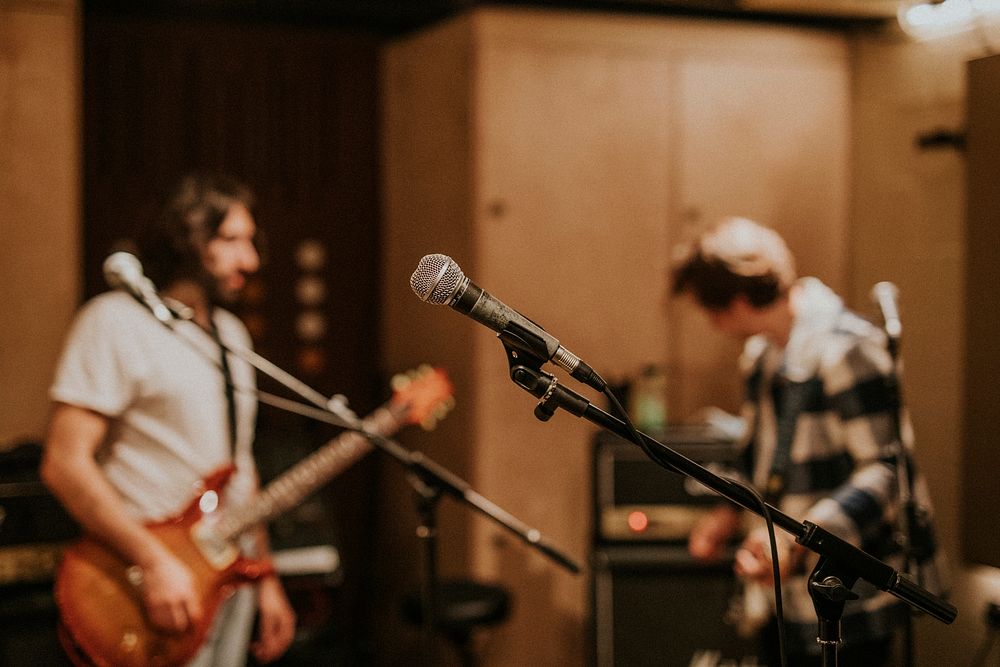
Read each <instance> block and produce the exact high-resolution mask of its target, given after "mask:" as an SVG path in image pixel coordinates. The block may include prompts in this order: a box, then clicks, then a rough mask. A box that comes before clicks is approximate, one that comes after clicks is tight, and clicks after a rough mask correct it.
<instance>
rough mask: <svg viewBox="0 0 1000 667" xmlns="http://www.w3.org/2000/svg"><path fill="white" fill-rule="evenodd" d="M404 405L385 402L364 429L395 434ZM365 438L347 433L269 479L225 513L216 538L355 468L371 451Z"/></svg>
mask: <svg viewBox="0 0 1000 667" xmlns="http://www.w3.org/2000/svg"><path fill="white" fill-rule="evenodd" d="M406 411H407V408H406V406H405V405H402V406H396V405H394V404H392V403H386V404H385V405H383V406H382V407H380V408H378V409H377V410H375V412H373V413H371V414H370V415H368V416H367V417H365V419H364V420H363V421H362V424H363V426H364V430H366V431H368V432H370V433H375V434H377V435H381V436H388V435H391V434H393V433H395V432H396V431H397V430H398V429H399V427H400V426H401V425H402V420H403V418H404V417H405V415H406ZM373 447H374V445H372V444H371V443H370V442H369V441H368V439H367V438H365V437H364V436H363V435H360V434H359V433H356V432H354V431H347V432H344V433H342V434H340V435H339V436H337V437H336V438H334V439H333V440H331V441H330V442H328V443H326V444H325V445H323V446H322V447H320V448H319V449H318V450H316V451H315V452H313V453H312V454H310V455H309V456H307V457H306V458H304V459H302V460H301V461H299V462H298V463H296V464H295V465H294V466H292V467H291V468H289V469H288V470H287V471H285V472H284V473H282V474H281V475H280V476H279V477H277V478H276V479H274V480H272V481H271V483H269V484H268V485H267V486H265V487H264V488H263V489H261V491H260V492H259V493H258V494H257V495H256V496H255V497H254V499H253V500H251V501H250V502H249V503H247V504H246V505H244V506H243V507H240V508H235V509H232V510H228V511H225V512H224V514H223V515H222V516H221V517H220V518H219V521H218V523H217V524H216V526H215V533H216V535H217V536H218V537H219V538H221V539H223V540H227V541H228V540H232V539H234V538H236V537H237V536H238V535H240V534H241V533H243V532H245V531H246V530H247V529H248V528H250V527H251V526H255V525H257V524H259V523H264V522H267V521H270V520H271V519H273V518H274V517H276V516H278V515H280V514H282V513H283V512H286V511H288V510H290V509H292V508H293V507H295V506H296V505H298V504H299V503H300V502H302V500H304V499H305V498H306V497H307V496H309V495H310V494H311V493H313V491H315V490H316V489H318V488H319V487H320V486H322V485H323V484H326V483H327V482H328V481H330V480H331V479H333V478H334V477H335V476H337V475H339V474H340V473H341V472H343V471H344V470H346V469H347V468H349V467H350V466H352V465H354V463H356V462H357V461H359V460H360V459H361V458H363V457H364V456H365V455H366V454H367V453H368V452H370V451H371V450H372V448H373Z"/></svg>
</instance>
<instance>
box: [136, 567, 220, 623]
mask: <svg viewBox="0 0 1000 667" xmlns="http://www.w3.org/2000/svg"><path fill="white" fill-rule="evenodd" d="M133 572H135V573H136V574H137V580H136V581H135V583H136V584H137V585H138V586H139V589H140V591H141V592H142V603H143V606H144V607H145V609H146V614H147V616H148V617H149V621H150V623H152V624H153V625H154V626H155V627H156V628H158V629H160V630H164V631H167V632H184V631H185V630H187V629H188V628H190V627H192V626H194V625H196V624H197V623H199V622H200V621H201V618H202V614H203V613H204V612H203V608H202V605H201V599H200V597H199V596H198V592H197V589H196V587H195V581H194V575H192V573H191V570H190V569H188V567H187V565H185V564H184V563H183V562H181V561H180V560H179V559H178V558H177V557H175V556H173V555H172V554H169V553H163V554H161V555H159V556H157V557H156V558H155V559H154V560H153V561H152V562H151V563H150V564H148V565H146V566H145V567H143V568H141V569H137V570H134V571H133Z"/></svg>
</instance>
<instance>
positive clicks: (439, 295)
mask: <svg viewBox="0 0 1000 667" xmlns="http://www.w3.org/2000/svg"><path fill="white" fill-rule="evenodd" d="M463 280H465V274H464V273H462V269H460V268H459V267H458V264H456V263H455V260H453V259H452V258H451V257H448V255H442V254H439V253H435V254H433V255H424V257H423V258H422V259H421V260H420V263H419V264H418V265H417V270H416V271H414V272H413V275H412V276H410V287H411V288H412V289H413V293H414V294H416V295H417V296H418V297H420V299H421V301H426V302H428V303H433V304H435V305H440V304H446V303H448V302H450V301H451V299H452V297H453V296H454V295H455V291H456V290H457V289H458V287H459V286H460V285H461V284H462V281H463Z"/></svg>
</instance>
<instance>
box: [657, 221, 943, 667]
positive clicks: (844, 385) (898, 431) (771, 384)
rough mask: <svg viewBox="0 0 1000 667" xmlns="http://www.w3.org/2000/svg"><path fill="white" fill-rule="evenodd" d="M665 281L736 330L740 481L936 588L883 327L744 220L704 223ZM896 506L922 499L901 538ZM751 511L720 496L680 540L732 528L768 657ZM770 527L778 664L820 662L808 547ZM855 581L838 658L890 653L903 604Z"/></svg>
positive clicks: (730, 536) (712, 555)
mask: <svg viewBox="0 0 1000 667" xmlns="http://www.w3.org/2000/svg"><path fill="white" fill-rule="evenodd" d="M672 278H673V292H674V293H675V294H676V295H686V296H689V297H691V298H693V300H694V302H695V303H696V304H697V306H698V307H699V309H700V310H702V311H704V312H705V314H706V315H707V316H708V318H709V320H710V322H711V323H712V325H713V326H714V327H715V328H716V329H718V330H720V331H722V332H724V333H727V334H731V335H733V336H737V337H739V338H740V339H744V340H745V344H744V350H743V353H742V355H741V358H740V364H739V366H740V371H741V374H742V376H743V378H744V380H745V390H746V396H745V401H744V405H743V407H742V411H741V416H742V417H743V420H744V423H745V425H746V430H745V433H744V436H743V437H742V438H741V440H740V442H739V445H740V447H741V448H742V449H741V457H740V465H739V467H740V470H739V471H737V472H738V473H740V474H741V475H742V477H743V478H744V481H748V482H750V483H752V484H753V485H754V486H755V488H757V489H758V490H759V491H760V492H761V494H762V495H763V496H764V498H765V499H766V500H767V501H768V502H769V503H770V504H772V505H773V506H775V507H777V508H778V509H780V510H781V511H782V512H785V513H786V514H788V515H789V516H791V517H793V518H795V519H796V520H800V521H802V520H807V521H811V522H813V523H815V524H817V525H819V526H821V527H823V528H825V529H827V530H829V531H830V532H833V533H835V534H837V535H838V536H839V537H841V538H843V539H845V540H847V541H849V542H851V543H852V544H854V545H855V546H858V547H860V548H861V549H863V550H865V551H866V552H868V553H870V554H871V555H873V556H875V557H876V558H878V559H880V560H883V561H885V562H886V563H887V564H889V565H891V566H893V567H895V568H896V569H899V570H900V571H904V568H905V570H906V571H908V572H910V573H914V574H915V576H916V578H917V580H918V583H920V584H921V585H923V586H924V587H926V588H928V589H929V590H935V589H939V588H940V584H939V582H938V581H937V572H938V571H939V563H938V562H937V561H938V560H939V556H938V554H937V549H936V546H935V544H934V539H933V530H932V529H931V527H930V521H931V519H930V502H929V499H928V494H927V488H926V484H925V482H924V480H923V478H922V477H920V476H919V475H918V474H917V473H916V468H915V466H914V462H913V457H912V443H911V440H912V438H911V428H910V424H909V420H908V418H907V415H906V412H905V409H904V408H903V406H902V405H901V401H900V394H899V391H898V380H897V377H896V364H895V360H894V359H893V357H892V355H891V354H890V353H889V350H888V348H887V337H886V335H885V333H884V332H883V331H882V329H881V328H879V327H877V326H875V325H874V324H872V323H871V322H869V321H867V320H865V319H863V318H862V317H860V316H859V315H857V314H855V313H852V312H851V311H850V310H848V309H847V308H845V306H844V303H843V301H842V299H841V298H840V297H839V296H837V295H836V294H835V293H834V292H833V291H832V290H831V289H830V288H829V287H827V286H826V285H824V284H823V283H822V282H821V281H819V280H818V279H816V278H809V277H807V278H798V277H797V276H796V270H795V261H794V258H793V257H792V254H791V252H790V251H789V249H788V246H787V245H786V244H785V242H784V240H783V239H782V238H781V237H780V236H779V235H778V234H777V233H776V232H775V231H774V230H772V229H770V228H768V227H765V226H763V225H760V224H758V223H756V222H754V221H751V220H748V219H746V218H726V219H724V220H722V221H721V222H720V223H718V224H716V225H715V226H713V227H711V228H710V229H708V230H706V231H705V232H704V233H702V234H701V235H700V236H699V237H698V238H697V239H696V240H695V241H694V242H693V243H691V244H690V245H689V246H687V247H685V248H684V251H683V253H680V254H679V259H678V261H677V262H676V263H675V265H674V267H673V272H672ZM901 461H905V462H906V465H905V466H899V465H898V464H899V463H900V462H901ZM901 472H903V473H905V474H902V475H901V474H900V473H901ZM901 484H906V488H905V489H903V490H904V492H905V493H904V494H903V495H902V496H901V494H900V490H901V486H900V485H901ZM901 498H910V499H912V501H913V502H908V503H902V502H901ZM903 506H906V507H917V508H919V511H918V512H916V513H912V514H911V513H907V517H908V519H911V520H910V521H907V522H905V523H904V524H902V525H909V526H911V530H909V531H904V532H909V534H908V535H905V536H902V537H905V539H901V532H900V525H901V524H900V515H901V508H902V507H903ZM912 519H918V520H912ZM756 521H757V522H758V523H759V525H758V523H754V522H752V521H751V522H744V521H743V520H742V517H741V516H740V513H739V508H737V507H736V506H735V505H733V504H731V503H722V504H720V505H719V506H718V507H716V508H715V509H714V510H713V511H712V512H710V513H709V514H708V515H707V516H706V517H705V518H704V519H703V520H702V521H700V522H699V523H698V524H697V525H696V526H695V527H694V529H693V530H692V531H691V534H690V537H689V541H688V549H689V552H690V553H691V555H692V556H693V557H694V558H695V559H697V560H700V561H717V560H719V559H720V558H722V557H723V555H724V554H725V553H726V548H727V545H728V544H729V543H730V542H731V541H733V540H739V539H740V538H741V536H742V541H741V542H739V544H738V547H737V548H736V550H735V552H734V553H735V555H734V556H733V567H734V571H735V572H736V574H737V575H738V577H739V579H740V580H741V582H742V583H743V584H744V585H743V586H742V590H743V592H744V596H745V599H746V600H747V602H748V603H751V604H747V605H746V606H745V608H744V609H743V612H742V614H743V618H742V625H743V626H744V628H751V630H749V631H751V632H755V633H756V634H757V636H758V638H759V645H760V650H761V653H762V657H763V658H764V659H765V660H767V661H768V662H769V664H778V649H779V646H778V641H777V638H778V632H777V620H776V618H775V617H774V612H773V607H774V603H773V579H772V566H771V553H770V544H769V541H768V537H767V532H766V530H765V529H764V527H763V522H762V521H759V520H756ZM744 525H747V526H748V527H747V530H746V533H745V536H743V527H744ZM776 538H777V540H778V562H779V566H780V572H781V577H782V594H783V596H782V602H783V605H782V606H783V616H784V629H785V631H786V637H787V642H786V643H787V652H788V657H789V664H793V665H808V664H819V657H820V650H821V649H820V646H819V645H818V644H817V642H816V636H817V615H816V611H815V608H814V606H813V604H812V599H811V598H810V596H809V592H808V589H807V586H806V582H807V579H808V576H809V573H810V572H811V570H812V568H813V567H814V565H815V562H816V558H817V556H816V555H815V554H813V553H811V552H808V551H806V550H805V548H804V547H802V546H800V545H798V544H797V543H795V542H794V540H793V538H792V536H790V535H788V534H787V533H784V532H783V531H781V530H777V531H776ZM904 546H906V547H907V548H905V549H904ZM853 590H854V592H855V593H858V594H859V595H860V599H859V600H857V601H852V602H848V603H847V604H846V605H845V608H844V613H843V619H842V636H843V639H844V643H843V645H842V646H841V648H840V650H839V657H840V661H841V664H844V665H890V664H896V663H895V660H897V659H898V655H899V653H901V650H900V648H901V647H900V646H899V645H900V644H901V642H902V640H901V639H900V636H901V635H905V633H901V632H900V630H901V629H902V628H904V627H906V626H905V624H906V623H908V614H909V613H910V612H909V609H908V608H907V606H906V605H905V603H903V602H900V601H899V600H898V599H896V598H895V597H893V596H891V595H889V594H888V593H883V592H879V591H878V590H877V589H875V588H874V587H872V586H871V585H869V584H868V583H867V582H865V581H864V580H859V581H858V582H857V583H856V584H855V586H854V587H853ZM762 591H766V593H764V594H762ZM753 600H756V601H757V604H756V605H754V604H752V601H753ZM754 608H757V609H761V608H762V609H763V613H756V614H755V613H754V612H753V609H754ZM753 616H755V617H756V619H754V618H750V617H753ZM754 620H759V621H760V622H759V623H755V622H753V621H754ZM894 653H895V654H896V656H897V657H894Z"/></svg>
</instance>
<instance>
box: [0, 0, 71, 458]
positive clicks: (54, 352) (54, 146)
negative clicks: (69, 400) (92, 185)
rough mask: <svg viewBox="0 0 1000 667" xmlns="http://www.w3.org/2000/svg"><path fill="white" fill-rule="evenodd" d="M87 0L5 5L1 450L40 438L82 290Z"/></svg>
mask: <svg viewBox="0 0 1000 667" xmlns="http://www.w3.org/2000/svg"><path fill="white" fill-rule="evenodd" d="M79 35H80V23H79V16H78V3H77V2H75V1H73V0H64V1H60V2H55V1H53V2H17V1H7V2H0V258H2V261H0V312H2V313H3V326H2V327H0V377H3V378H5V381H4V382H3V383H2V384H0V448H4V447H6V446H9V445H13V444H15V443H16V442H18V441H21V440H31V441H36V442H37V441H39V440H40V439H41V438H42V436H43V435H44V432H45V422H46V419H47V417H48V412H49V401H48V388H49V384H50V383H51V381H52V370H53V368H54V366H55V363H56V359H57V357H58V354H59V349H60V347H61V345H62V340H63V336H64V334H65V330H66V326H67V325H68V323H69V320H70V317H71V316H72V314H73V311H74V310H75V308H76V304H77V301H78V299H79V291H80V277H79V276H80V271H79V256H80V247H79V222H80V142H79V133H80V127H79V110H80V84H79V79H80V71H79Z"/></svg>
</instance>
